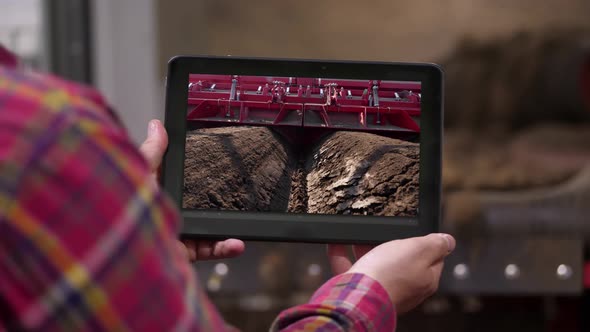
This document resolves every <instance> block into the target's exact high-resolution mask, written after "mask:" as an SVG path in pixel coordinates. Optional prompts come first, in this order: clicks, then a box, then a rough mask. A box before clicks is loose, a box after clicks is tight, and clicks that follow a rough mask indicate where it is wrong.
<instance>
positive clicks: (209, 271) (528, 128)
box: [0, 0, 590, 332]
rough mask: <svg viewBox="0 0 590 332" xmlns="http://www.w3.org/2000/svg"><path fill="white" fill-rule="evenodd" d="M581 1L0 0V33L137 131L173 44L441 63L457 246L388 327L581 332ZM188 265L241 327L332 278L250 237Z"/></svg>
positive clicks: (311, 249) (588, 51)
mask: <svg viewBox="0 0 590 332" xmlns="http://www.w3.org/2000/svg"><path fill="white" fill-rule="evenodd" d="M589 16H590V2H589V1H587V0H544V1H533V0H514V1H506V0H496V1H484V0H448V1H427V0H414V1H403V2H402V1H395V0H389V1H382V0H375V1H371V2H367V1H365V2H362V1H346V0H340V1H333V0H326V1H297V2H293V1H291V2H284V1H266V0H259V1H242V2H237V1H230V0H215V1H203V0H201V1H194V0H168V1H165V0H118V1H117V0H100V1H99V0H95V1H90V0H78V1H76V0H69V1H68V0H46V1H44V0H0V42H1V43H3V44H4V45H6V46H7V47H8V48H9V49H11V50H13V51H15V52H16V53H18V54H19V55H20V56H21V57H22V58H23V59H24V61H25V62H26V63H27V65H29V66H31V67H33V68H36V69H38V70H41V71H48V72H53V73H57V74H59V75H62V76H65V77H68V78H70V79H73V80H77V81H81V82H86V83H88V84H92V85H94V86H96V87H98V88H99V89H100V90H101V91H102V92H103V93H104V94H105V95H106V97H107V98H108V99H109V100H110V102H111V103H112V104H113V105H114V106H115V107H116V109H118V111H119V112H120V114H121V115H122V118H123V121H124V122H125V123H126V124H127V126H128V127H129V130H130V133H131V135H132V137H133V139H134V140H135V141H136V142H141V140H143V138H144V133H145V127H146V124H147V122H148V121H149V120H150V119H151V118H154V117H157V118H163V97H164V95H163V88H164V80H165V75H166V62H167V60H168V59H169V58H170V57H172V56H174V55H177V54H213V55H227V54H231V55H236V56H238V55H244V56H263V57H292V58H323V59H351V60H385V61H429V62H436V63H440V64H441V65H442V66H443V67H444V69H445V71H446V102H445V143H444V149H445V153H444V169H443V190H444V199H443V200H444V202H443V205H444V206H443V207H444V220H443V225H442V227H443V228H444V229H445V230H446V231H449V232H451V233H453V234H454V235H456V236H457V238H458V239H459V245H458V248H457V252H456V253H455V254H453V255H452V256H451V257H449V260H448V263H447V264H446V267H445V272H444V275H443V280H442V284H441V291H440V292H439V294H438V295H437V296H435V297H434V298H432V299H430V300H428V301H427V302H425V303H424V304H423V305H421V306H420V307H419V308H418V309H416V310H415V311H414V312H412V313H410V314H408V315H406V316H403V317H402V318H401V319H400V327H399V329H398V331H440V330H445V331H446V330H453V331H499V330H502V331H535V332H538V331H590V325H589V321H590V297H589V294H590V293H588V292H587V291H586V289H587V288H589V287H590V280H589V277H590V269H589V268H587V265H586V264H585V260H586V259H587V258H588V255H587V247H588V245H587V244H588V241H587V235H588V234H589V230H590V221H589V220H588V218H589V217H588V216H590V171H589V168H588V165H590V34H589V30H590V20H589V19H588V18H589ZM197 270H198V273H199V275H200V277H201V279H202V281H203V283H204V285H205V287H207V289H208V291H209V293H210V294H211V296H212V298H213V299H214V301H215V302H216V304H217V305H218V306H219V307H220V308H221V310H222V311H223V314H224V316H225V317H226V319H227V320H228V321H229V322H231V323H232V324H234V325H235V326H238V327H240V328H242V329H243V330H244V331H260V330H265V329H266V328H267V327H268V325H269V324H270V323H271V321H272V319H273V318H274V317H275V316H276V314H277V313H278V312H280V311H281V310H282V309H284V308H286V307H288V306H291V305H295V304H298V303H302V302H304V301H306V300H307V298H308V297H309V295H310V294H311V293H312V292H313V290H314V289H315V288H316V287H317V286H318V285H320V284H321V283H322V282H323V281H324V280H326V279H327V278H329V276H330V271H329V269H328V267H327V265H326V260H325V248H324V246H322V245H311V244H278V243H277V244H269V243H249V244H248V246H247V253H246V254H245V255H244V256H243V257H240V258H237V259H232V260H227V261H222V262H207V263H199V264H198V267H197ZM392 273H393V271H392Z"/></svg>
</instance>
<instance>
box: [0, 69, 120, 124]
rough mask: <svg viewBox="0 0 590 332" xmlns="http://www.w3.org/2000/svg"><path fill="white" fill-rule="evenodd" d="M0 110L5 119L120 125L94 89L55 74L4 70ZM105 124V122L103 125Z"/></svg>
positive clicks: (0, 88)
mask: <svg viewBox="0 0 590 332" xmlns="http://www.w3.org/2000/svg"><path fill="white" fill-rule="evenodd" d="M0 107H1V108H2V110H3V112H2V113H4V114H5V116H9V117H11V118H13V119H14V118H18V117H16V114H14V112H18V113H19V114H20V115H21V117H22V115H25V114H26V115H27V116H31V117H33V116H38V115H43V116H44V117H48V116H50V117H55V116H64V115H67V116H68V117H70V118H72V117H73V118H76V117H79V116H84V117H91V118H93V119H95V120H99V121H100V120H102V121H107V122H111V123H112V121H115V122H116V123H117V124H118V125H120V121H119V119H118V118H117V116H116V115H115V114H114V112H113V111H112V110H111V109H110V107H109V106H108V104H107V103H106V101H105V99H104V98H103V96H102V95H101V94H100V93H99V92H98V91H97V90H96V89H94V88H92V87H90V86H87V85H84V84H80V83H76V82H71V81H67V80H64V79H61V78H58V77H56V76H53V75H51V74H41V73H36V72H32V71H25V70H22V69H14V68H8V67H1V66H0ZM102 121H101V122H102Z"/></svg>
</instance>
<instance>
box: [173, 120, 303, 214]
mask: <svg viewBox="0 0 590 332" xmlns="http://www.w3.org/2000/svg"><path fill="white" fill-rule="evenodd" d="M186 146H187V148H186V157H185V167H184V174H185V181H184V195H183V207H184V208H187V209H194V208H201V209H202V208H211V209H225V210H249V211H285V209H286V208H287V204H288V200H289V188H290V184H291V178H290V177H291V172H292V169H291V166H290V165H291V164H292V161H291V159H292V156H291V155H290V151H289V149H287V148H286V147H285V146H284V144H283V142H282V141H281V140H280V138H279V137H277V135H275V134H274V133H273V132H272V131H270V130H268V129H267V128H259V127H223V128H210V129H200V130H195V131H192V132H190V133H189V134H188V135H187V138H186Z"/></svg>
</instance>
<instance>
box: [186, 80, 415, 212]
mask: <svg viewBox="0 0 590 332" xmlns="http://www.w3.org/2000/svg"><path fill="white" fill-rule="evenodd" d="M421 98H422V95H421V83H420V82H405V81H386V80H378V79H376V80H364V79H363V80H360V79H355V78H350V79H342V78H338V79H330V78H316V77H265V76H243V75H211V74H198V73H195V74H191V75H189V83H188V103H187V113H186V114H187V116H186V121H187V132H186V145H185V160H184V187H183V193H182V207H183V209H185V210H213V211H220V210H222V211H248V212H274V213H277V212H279V213H293V214H324V215H326V214H328V215H365V216H392V217H417V216H418V207H419V188H420V185H419V174H420V164H419V162H420V110H421V108H420V105H421Z"/></svg>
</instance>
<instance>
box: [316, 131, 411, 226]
mask: <svg viewBox="0 0 590 332" xmlns="http://www.w3.org/2000/svg"><path fill="white" fill-rule="evenodd" d="M312 153H313V157H312V160H311V161H310V163H309V165H308V169H309V174H308V176H307V186H308V194H309V205H308V210H309V212H311V213H327V214H355V215H358V214H360V215H394V216H410V215H416V213H417V209H418V189H419V177H418V174H419V160H420V159H419V158H420V156H419V145H418V144H417V143H409V142H405V141H400V140H396V139H392V138H386V137H381V136H376V135H372V134H367V133H350V132H338V133H335V134H334V135H332V136H331V137H329V138H328V139H326V140H325V141H324V142H323V143H322V144H320V145H318V146H317V147H316V148H315V149H314V150H313V152H312Z"/></svg>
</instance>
